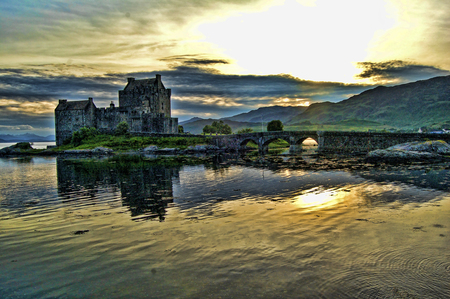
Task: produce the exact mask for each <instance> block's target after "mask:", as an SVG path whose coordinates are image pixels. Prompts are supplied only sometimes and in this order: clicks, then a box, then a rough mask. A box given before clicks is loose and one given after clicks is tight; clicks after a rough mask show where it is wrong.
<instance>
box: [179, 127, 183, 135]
mask: <svg viewBox="0 0 450 299" xmlns="http://www.w3.org/2000/svg"><path fill="white" fill-rule="evenodd" d="M178 133H180V134H181V133H184V128H183V126H178Z"/></svg>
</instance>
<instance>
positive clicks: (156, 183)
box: [57, 159, 180, 221]
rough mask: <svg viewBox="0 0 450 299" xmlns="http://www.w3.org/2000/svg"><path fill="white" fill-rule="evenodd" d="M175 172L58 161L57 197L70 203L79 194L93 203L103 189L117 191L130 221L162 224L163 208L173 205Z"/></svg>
mask: <svg viewBox="0 0 450 299" xmlns="http://www.w3.org/2000/svg"><path fill="white" fill-rule="evenodd" d="M179 169H180V167H167V166H161V165H159V166H158V165H151V164H149V163H140V164H133V163H126V164H125V165H123V164H120V161H119V162H115V161H113V162H111V161H107V160H104V161H83V160H64V159H58V160H57V176H58V194H59V195H60V196H61V198H63V199H64V200H66V201H70V200H77V198H80V191H82V193H84V194H85V195H86V196H89V197H91V198H92V199H94V198H96V196H98V193H99V192H101V191H100V190H104V188H111V189H112V192H114V191H117V190H119V191H120V194H121V198H122V202H123V205H124V206H127V207H129V210H130V212H131V216H132V217H133V220H143V219H149V218H158V219H159V220H160V221H163V220H164V219H165V214H166V208H167V205H168V204H169V203H171V202H173V190H172V180H173V179H175V180H176V179H177V178H178V174H179ZM99 187H101V188H99Z"/></svg>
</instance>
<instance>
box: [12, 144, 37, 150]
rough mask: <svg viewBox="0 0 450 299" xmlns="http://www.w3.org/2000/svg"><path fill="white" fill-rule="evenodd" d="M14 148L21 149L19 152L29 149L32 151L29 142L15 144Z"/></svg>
mask: <svg viewBox="0 0 450 299" xmlns="http://www.w3.org/2000/svg"><path fill="white" fill-rule="evenodd" d="M14 148H18V149H21V150H29V149H33V148H32V147H31V143H29V142H19V143H16V144H15V145H14Z"/></svg>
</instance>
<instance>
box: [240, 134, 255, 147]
mask: <svg viewBox="0 0 450 299" xmlns="http://www.w3.org/2000/svg"><path fill="white" fill-rule="evenodd" d="M250 141H252V142H253V143H255V144H256V145H258V146H259V144H258V139H257V138H252V137H246V138H244V139H243V140H240V141H239V146H240V148H244V147H245V146H246V145H247V144H248V143H249V142H250Z"/></svg>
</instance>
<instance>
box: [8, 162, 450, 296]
mask: <svg viewBox="0 0 450 299" xmlns="http://www.w3.org/2000/svg"><path fill="white" fill-rule="evenodd" d="M233 159H234V158H230V160H227V159H224V158H221V157H219V158H216V159H215V160H214V161H216V163H212V162H211V163H204V164H196V163H191V162H189V161H187V162H186V163H180V162H179V161H178V162H176V163H174V162H173V161H169V162H164V160H161V159H159V160H157V161H156V162H146V161H133V159H129V160H126V161H122V160H120V159H110V160H108V159H62V158H47V157H45V158H44V157H34V158H8V159H0V169H1V170H0V252H1V258H0V264H1V266H0V297H1V298H450V232H449V227H450V193H449V191H450V185H449V184H448V182H449V180H450V171H449V167H448V165H447V164H440V165H433V166H418V165H410V166H396V167H386V166H385V167H370V168H367V169H363V170H361V169H352V168H351V169H342V170H314V169H309V170H305V169H297V168H295V167H289V166H286V165H284V166H282V167H266V166H258V165H256V164H255V165H240V164H237V163H234V162H233ZM236 159H237V158H236ZM306 163H309V162H308V161H307V162H306Z"/></svg>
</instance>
